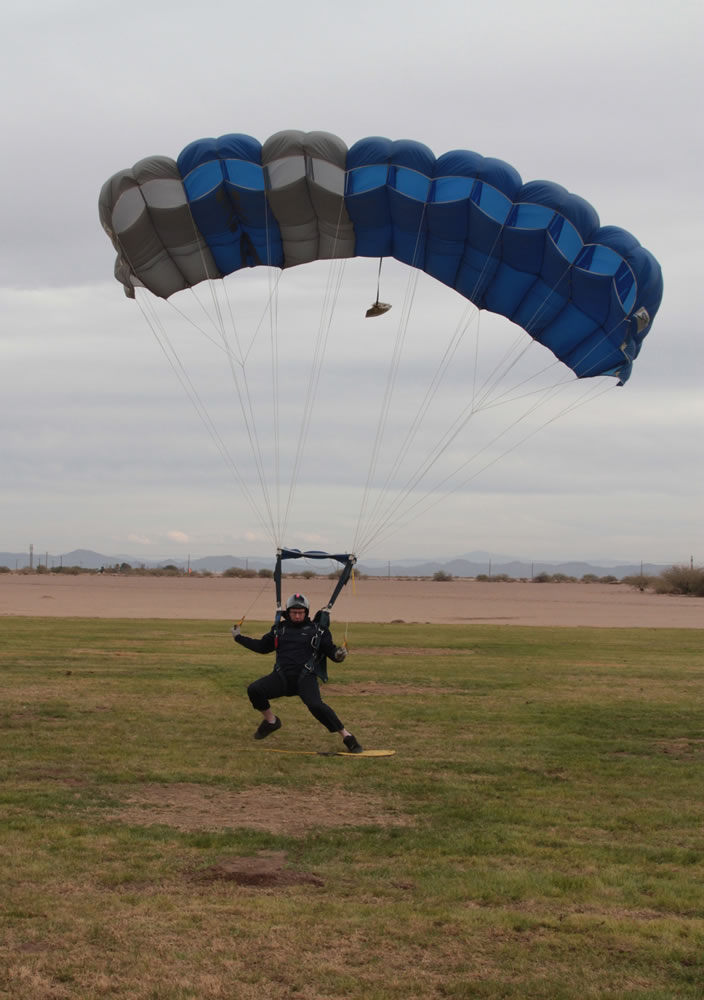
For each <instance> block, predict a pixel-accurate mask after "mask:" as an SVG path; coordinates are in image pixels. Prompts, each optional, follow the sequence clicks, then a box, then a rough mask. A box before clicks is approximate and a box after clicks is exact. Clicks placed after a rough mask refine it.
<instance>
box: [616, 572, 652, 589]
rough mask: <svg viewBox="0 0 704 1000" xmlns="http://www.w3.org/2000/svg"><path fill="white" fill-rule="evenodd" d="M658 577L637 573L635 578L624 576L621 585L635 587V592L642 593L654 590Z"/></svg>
mask: <svg viewBox="0 0 704 1000" xmlns="http://www.w3.org/2000/svg"><path fill="white" fill-rule="evenodd" d="M656 580H657V577H655V576H648V574H647V573H635V574H634V575H633V576H624V577H623V579H622V580H621V583H625V584H626V586H628V587H633V589H634V590H640V591H641V593H642V592H643V591H644V590H648V588H650V589H653V588H654V587H655V582H656Z"/></svg>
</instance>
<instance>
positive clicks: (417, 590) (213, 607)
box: [0, 573, 704, 628]
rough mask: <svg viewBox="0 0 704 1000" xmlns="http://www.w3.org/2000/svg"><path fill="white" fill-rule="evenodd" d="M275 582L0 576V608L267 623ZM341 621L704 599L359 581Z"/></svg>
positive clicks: (674, 621)
mask: <svg viewBox="0 0 704 1000" xmlns="http://www.w3.org/2000/svg"><path fill="white" fill-rule="evenodd" d="M332 587H333V583H332V581H331V580H328V579H312V580H304V579H303V578H301V577H298V578H289V579H287V580H285V581H284V588H285V592H286V593H288V592H292V591H295V590H302V591H303V592H304V593H305V594H306V595H307V597H308V598H309V599H310V602H311V606H312V607H314V608H317V607H321V606H323V605H324V604H325V603H326V602H327V600H328V598H329V596H330V593H331V591H332ZM274 604H275V600H274V586H273V583H272V581H271V580H260V579H258V578H256V579H238V578H232V579H231V578H225V577H176V578H171V577H148V576H144V577H140V576H130V577H120V576H117V575H114V576H113V575H111V574H104V575H102V576H97V575H96V576H93V575H82V576H59V575H58V574H46V575H36V574H33V575H26V576H24V575H21V574H16V573H6V574H2V575H0V616H2V615H29V616H39V617H79V618H184V619H216V620H219V621H223V620H224V621H238V620H239V619H240V618H242V617H243V616H244V617H246V618H247V619H248V620H250V621H252V620H257V621H268V620H270V619H271V617H272V614H273V609H274ZM334 617H335V619H336V620H337V621H338V622H347V621H350V622H401V621H403V622H430V623H435V624H451V625H457V624H490V625H492V624H496V625H501V624H504V625H547V626H577V627H578V626H592V627H603V628H704V601H703V600H701V599H697V598H687V597H672V596H669V595H664V594H653V593H640V592H639V591H637V590H634V589H632V588H631V587H628V586H626V585H623V584H619V585H616V584H602V583H590V584H585V583H519V582H515V583H513V582H512V583H478V582H476V581H474V580H452V581H449V582H447V581H446V582H436V581H432V580H397V579H379V578H376V579H365V580H355V581H354V584H353V583H350V584H348V586H347V587H346V589H345V590H344V591H343V593H342V595H341V596H340V598H339V599H338V602H337V604H336V605H335V613H334Z"/></svg>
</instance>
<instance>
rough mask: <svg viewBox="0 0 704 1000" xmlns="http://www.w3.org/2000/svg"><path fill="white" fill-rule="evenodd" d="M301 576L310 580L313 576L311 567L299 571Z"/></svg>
mask: <svg viewBox="0 0 704 1000" xmlns="http://www.w3.org/2000/svg"><path fill="white" fill-rule="evenodd" d="M301 576H302V577H303V579H304V580H312V579H313V577H314V576H315V573H314V572H313V570H312V569H304V570H303V572H302V573H301Z"/></svg>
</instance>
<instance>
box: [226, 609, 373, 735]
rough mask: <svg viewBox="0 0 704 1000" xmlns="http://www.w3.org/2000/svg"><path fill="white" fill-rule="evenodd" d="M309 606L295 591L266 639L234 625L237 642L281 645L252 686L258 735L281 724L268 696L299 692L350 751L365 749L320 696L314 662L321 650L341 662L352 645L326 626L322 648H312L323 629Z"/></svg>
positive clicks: (256, 647)
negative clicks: (271, 666)
mask: <svg viewBox="0 0 704 1000" xmlns="http://www.w3.org/2000/svg"><path fill="white" fill-rule="evenodd" d="M308 610H309V605H308V601H307V600H306V598H305V597H304V596H303V594H292V595H291V597H289V599H288V601H287V602H286V611H285V612H284V613H283V616H282V619H283V620H282V622H281V623H280V624H279V625H278V627H277V626H273V627H272V629H271V630H270V631H269V632H267V633H266V635H263V636H262V637H261V639H252V638H250V637H249V636H246V635H242V633H241V632H240V630H239V626H237V625H235V626H234V628H233V629H232V635H233V638H234V640H235V642H238V643H239V644H240V645H241V646H244V647H245V649H251V650H252V651H253V652H255V653H273V652H274V650H275V651H276V662H275V664H274V670H273V672H272V673H270V674H267V675H266V676H265V677H260V678H259V680H258V681H254V683H252V684H250V685H249V687H248V688H247V694H248V696H249V700H250V701H251V703H252V705H253V707H254V708H256V709H257V710H258V711H259V712H261V713H262V716H263V719H262V722H261V724H260V726H259V728H258V729H257V731H256V732H255V734H254V738H255V740H263V739H265V738H266V737H267V736H269V735H270V734H271V733H274V732H276V730H277V729H281V719H279V718H278V717H277V716H276V715H274V713H273V712H272V710H271V704H270V700H269V699H271V698H284V697H285V698H292V697H293V696H294V695H298V697H299V698H300V699H301V701H302V702H303V704H304V705H305V706H306V708H307V709H308V711H309V712H311V714H312V715H314V716H315V718H316V719H317V720H318V722H320V723H322V725H323V726H325V728H326V729H327V730H328V732H330V733H339V734H340V736H342V742H343V743H344V744H345V748H346V750H347V751H348V753H361V752H362V747H361V746H360V744H359V743H358V742H357V740H356V739H355V737H354V736H353V735H352V733H350V732H348V730H347V729H345V727H344V726H343V725H342V723H341V722H340V720H339V719H338V717H337V715H336V714H335V712H334V711H333V710H332V708H330V706H329V705H326V704H325V702H324V701H323V699H322V698H321V696H320V686H319V684H318V677H317V676H316V671H315V665H314V662H313V658H314V653H320V654H323V655H324V656H327V657H329V658H330V659H331V660H334V661H335V662H336V663H341V662H342V661H343V660H344V659H345V657H346V656H347V650H346V649H345V648H344V646H336V645H335V644H334V642H333V641H332V636H331V635H330V632H329V630H328V629H323V630H322V634H321V635H319V639H320V642H319V645H318V647H317V650H316V649H314V648H313V645H312V643H313V639H314V638H315V636H316V633H317V632H318V629H317V626H316V625H315V623H314V622H312V621H311V620H310V618H309V617H308ZM323 662H324V661H323Z"/></svg>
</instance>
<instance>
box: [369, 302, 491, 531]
mask: <svg viewBox="0 0 704 1000" xmlns="http://www.w3.org/2000/svg"><path fill="white" fill-rule="evenodd" d="M479 315H480V313H479V310H478V309H477V307H476V306H475V305H474V304H473V303H471V302H470V303H468V304H467V306H466V308H465V310H464V313H463V314H462V317H461V318H460V320H459V322H458V323H457V325H456V326H455V330H454V332H453V334H452V336H451V337H450V340H449V341H448V343H447V345H446V347H445V351H444V354H443V356H442V358H441V360H440V363H439V365H438V366H437V368H436V370H435V372H434V374H433V377H432V379H431V381H430V384H429V386H428V388H427V389H426V392H425V396H424V397H423V400H422V402H421V403H420V406H419V408H418V411H417V412H416V415H415V417H414V418H413V420H412V422H411V425H410V427H409V429H408V431H407V432H406V436H405V438H404V440H403V443H402V444H401V447H400V449H399V450H398V452H397V454H396V457H395V459H394V462H393V465H392V466H391V469H390V470H389V473H388V475H387V477H386V480H385V482H384V484H383V486H382V487H381V490H380V492H379V495H378V496H377V499H376V501H375V503H374V505H373V507H372V508H371V509H370V511H369V513H368V520H369V521H370V522H371V521H372V520H373V518H374V517H375V516H376V514H377V511H378V510H379V508H380V507H381V506H382V504H383V502H384V500H385V499H386V495H387V493H388V490H389V488H390V484H391V482H392V480H393V478H394V477H395V476H396V474H397V472H398V470H399V469H400V467H401V465H402V463H403V460H404V459H405V457H406V455H407V454H408V451H409V449H410V447H411V445H412V444H413V441H414V440H415V438H416V436H417V434H418V432H419V430H420V427H421V425H422V423H423V420H424V418H425V416H426V414H427V412H428V410H429V408H430V406H431V404H432V402H433V400H434V398H435V396H436V395H437V393H438V390H439V388H440V385H441V383H442V380H443V378H444V377H445V374H446V373H447V370H448V369H449V367H450V365H451V363H452V361H453V360H454V357H455V354H456V353H457V351H458V349H459V347H460V344H461V342H462V339H463V338H464V336H465V334H466V333H467V330H468V329H469V327H470V325H471V323H472V322H473V320H475V319H477V320H478V318H479Z"/></svg>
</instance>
